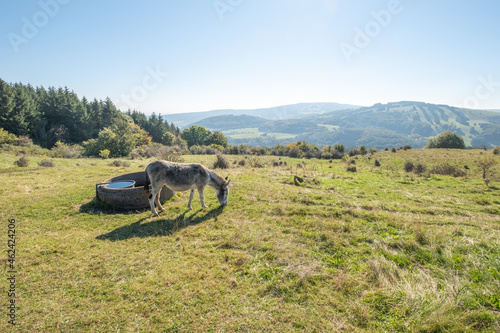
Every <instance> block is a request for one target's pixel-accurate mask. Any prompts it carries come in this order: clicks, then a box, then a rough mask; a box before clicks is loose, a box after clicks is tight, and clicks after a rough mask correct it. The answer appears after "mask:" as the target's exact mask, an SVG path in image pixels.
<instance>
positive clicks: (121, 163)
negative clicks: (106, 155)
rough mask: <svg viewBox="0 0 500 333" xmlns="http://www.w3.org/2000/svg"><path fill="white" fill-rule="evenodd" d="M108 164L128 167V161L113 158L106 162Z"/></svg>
mask: <svg viewBox="0 0 500 333" xmlns="http://www.w3.org/2000/svg"><path fill="white" fill-rule="evenodd" d="M108 165H109V166H115V167H125V168H128V167H130V163H129V162H127V161H121V160H114V161H113V162H111V163H109V164H108Z"/></svg>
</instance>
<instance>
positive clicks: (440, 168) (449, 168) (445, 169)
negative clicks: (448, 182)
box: [431, 163, 467, 177]
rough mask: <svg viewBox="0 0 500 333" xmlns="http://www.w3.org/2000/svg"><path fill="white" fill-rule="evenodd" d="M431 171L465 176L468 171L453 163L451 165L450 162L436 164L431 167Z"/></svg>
mask: <svg viewBox="0 0 500 333" xmlns="http://www.w3.org/2000/svg"><path fill="white" fill-rule="evenodd" d="M431 173H434V174H436V175H446V176H453V177H464V176H466V175H467V172H465V171H464V170H462V169H459V168H457V167H455V166H453V165H449V164H448V163H445V164H441V165H435V166H434V167H433V168H432V169H431Z"/></svg>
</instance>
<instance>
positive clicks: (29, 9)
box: [0, 0, 500, 115]
mask: <svg viewBox="0 0 500 333" xmlns="http://www.w3.org/2000/svg"><path fill="white" fill-rule="evenodd" d="M0 9H1V10H0V59H1V61H0V78H1V79H3V80H5V81H7V82H12V83H14V82H22V83H25V84H27V83H30V84H32V85H34V86H40V85H43V86H44V87H49V86H55V87H64V86H67V87H68V88H70V89H71V90H74V91H75V93H77V94H78V96H80V97H83V96H86V97H87V98H89V99H92V98H94V97H95V98H98V99H104V98H106V97H107V96H109V97H110V98H111V99H112V100H113V101H114V102H115V104H116V105H117V106H118V107H120V108H121V109H122V110H126V109H127V108H131V109H137V110H140V111H142V112H145V113H151V112H156V113H161V114H164V115H166V114H168V113H178V112H191V111H206V110H212V109H223V108H257V107H271V106H278V105H285V104H294V103H300V102H338V103H349V104H356V105H372V104H375V103H379V102H380V103H387V102H395V101H401V100H413V101H423V102H429V103H437V104H448V105H454V106H465V107H471V108H481V109H500V34H499V32H500V20H499V19H498V17H499V15H500V2H499V1H498V0H478V1H465V0H453V1H452V0H442V1H431V0H382V1H379V0H373V1H361V0H184V1H182V0H176V1H173V0H163V1H152V0H151V1H142V2H139V1H129V0H121V1H114V0H110V1H99V2H98V1H81V0H40V1H38V0H37V1H30V0H25V1H3V2H2V4H1V5H0Z"/></svg>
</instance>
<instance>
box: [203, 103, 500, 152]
mask: <svg viewBox="0 0 500 333" xmlns="http://www.w3.org/2000/svg"><path fill="white" fill-rule="evenodd" d="M195 124H199V125H202V126H206V127H207V128H209V129H211V130H218V131H222V132H223V133H224V134H225V135H226V136H227V138H228V141H229V143H231V144H250V145H267V146H272V145H275V144H277V143H288V142H293V141H298V140H305V141H307V142H309V143H314V144H317V145H332V144H336V143H340V144H343V145H345V146H346V147H358V146H360V145H365V146H367V147H374V148H379V149H380V148H385V147H398V146H403V145H411V146H412V147H414V148H421V147H424V146H425V144H426V143H427V140H428V139H429V138H431V137H434V136H436V135H437V134H440V133H442V132H444V131H447V130H449V131H452V132H455V133H457V134H458V135H460V136H462V137H463V138H464V140H465V143H466V145H467V146H478V147H483V146H486V147H491V146H497V145H500V114H499V113H497V112H492V111H483V110H470V109H462V108H457V107H452V106H447V105H436V104H429V103H423V102H408V101H403V102H395V103H388V104H375V105H373V106H370V107H362V108H358V109H350V110H335V111H332V112H324V113H320V112H317V113H311V114H309V115H303V116H302V117H300V118H295V119H294V118H291V119H282V120H275V121H266V119H262V118H257V117H249V116H248V115H245V116H244V115H239V116H237V115H233V116H219V117H210V118H208V119H205V120H202V121H198V122H197V123H195Z"/></svg>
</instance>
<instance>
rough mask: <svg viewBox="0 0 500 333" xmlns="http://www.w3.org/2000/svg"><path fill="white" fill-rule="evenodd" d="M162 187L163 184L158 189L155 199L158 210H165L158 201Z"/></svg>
mask: <svg viewBox="0 0 500 333" xmlns="http://www.w3.org/2000/svg"><path fill="white" fill-rule="evenodd" d="M162 189H163V186H162V187H161V188H160V190H159V191H158V194H157V195H156V199H155V202H156V206H157V207H158V210H159V211H160V212H164V211H165V208H163V207H162V205H161V203H160V194H161V190H162Z"/></svg>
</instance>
